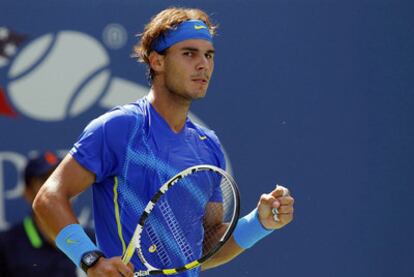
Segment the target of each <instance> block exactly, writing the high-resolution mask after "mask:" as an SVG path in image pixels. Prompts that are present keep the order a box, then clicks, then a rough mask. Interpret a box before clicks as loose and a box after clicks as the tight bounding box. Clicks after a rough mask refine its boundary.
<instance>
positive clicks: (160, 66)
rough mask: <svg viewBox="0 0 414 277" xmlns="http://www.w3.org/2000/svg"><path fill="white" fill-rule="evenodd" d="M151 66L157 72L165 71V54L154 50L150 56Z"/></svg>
mask: <svg viewBox="0 0 414 277" xmlns="http://www.w3.org/2000/svg"><path fill="white" fill-rule="evenodd" d="M148 59H149V63H150V67H151V68H152V70H153V71H154V72H155V73H158V72H162V71H164V56H163V55H160V54H158V53H157V52H156V51H152V52H151V53H150V55H149V57H148Z"/></svg>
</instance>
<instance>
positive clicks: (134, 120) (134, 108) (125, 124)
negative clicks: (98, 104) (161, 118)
mask: <svg viewBox="0 0 414 277" xmlns="http://www.w3.org/2000/svg"><path fill="white" fill-rule="evenodd" d="M145 104H146V103H145V101H144V100H143V99H140V100H138V101H136V102H133V103H129V104H125V105H122V106H117V107H114V108H113V109H111V110H110V111H108V112H106V113H104V114H102V115H100V116H99V117H97V118H95V119H94V120H92V121H91V122H90V123H89V127H92V128H94V127H97V126H106V127H107V128H112V127H113V128H116V129H119V128H131V127H132V126H134V125H137V124H138V125H139V124H141V123H142V122H143V121H144V119H145V117H146V115H147V112H146V107H145Z"/></svg>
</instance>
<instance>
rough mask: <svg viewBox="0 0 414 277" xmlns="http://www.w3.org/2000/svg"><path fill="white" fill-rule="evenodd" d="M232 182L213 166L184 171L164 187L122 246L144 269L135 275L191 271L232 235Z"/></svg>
mask: <svg viewBox="0 0 414 277" xmlns="http://www.w3.org/2000/svg"><path fill="white" fill-rule="evenodd" d="M239 198H240V197H239V191H238V188H237V185H236V183H235V181H234V179H233V178H232V177H231V176H230V175H229V174H228V173H227V172H225V171H224V170H222V169H220V168H218V167H215V166H212V165H197V166H192V167H189V168H187V169H185V170H183V171H181V172H180V173H178V174H176V175H175V176H174V177H172V178H171V179H169V180H168V181H167V182H166V183H164V184H163V185H162V186H161V187H160V188H159V190H158V191H157V192H156V193H155V194H154V196H153V197H152V199H151V200H150V201H149V202H148V204H147V205H146V207H145V209H144V211H143V213H142V215H141V216H140V218H139V221H138V225H137V226H136V229H135V231H134V233H133V235H132V238H131V241H130V243H129V245H128V247H127V248H126V251H125V253H124V255H123V257H122V261H123V262H124V263H125V264H127V263H129V262H130V261H131V259H132V258H133V257H134V254H135V253H136V254H137V256H138V258H139V260H140V261H141V262H142V264H143V265H144V266H145V267H146V268H145V269H139V270H138V271H136V272H135V275H134V276H147V275H157V274H164V275H172V274H177V273H180V272H183V271H186V270H190V269H194V268H196V267H198V266H200V265H201V264H203V263H204V262H205V261H207V260H208V259H209V258H210V257H212V256H213V255H214V254H215V253H217V252H218V251H219V249H220V248H221V247H222V246H223V245H224V244H225V242H226V241H227V240H228V239H229V238H230V237H231V234H232V233H233V230H234V228H235V227H236V223H237V221H238V218H239V211H240V204H239V203H240V199H239Z"/></svg>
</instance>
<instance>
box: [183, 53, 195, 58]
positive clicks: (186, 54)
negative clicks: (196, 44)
mask: <svg viewBox="0 0 414 277" xmlns="http://www.w3.org/2000/svg"><path fill="white" fill-rule="evenodd" d="M183 55H184V56H187V57H192V56H193V53H192V52H184V53H183Z"/></svg>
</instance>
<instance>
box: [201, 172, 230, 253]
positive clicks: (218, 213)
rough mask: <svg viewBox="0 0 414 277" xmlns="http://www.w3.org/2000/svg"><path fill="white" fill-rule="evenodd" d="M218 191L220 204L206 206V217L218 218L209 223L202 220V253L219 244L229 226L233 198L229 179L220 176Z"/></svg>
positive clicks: (211, 249)
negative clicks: (220, 197)
mask: <svg viewBox="0 0 414 277" xmlns="http://www.w3.org/2000/svg"><path fill="white" fill-rule="evenodd" d="M220 177H221V176H220ZM220 191H221V195H222V202H221V203H220V205H214V204H211V205H208V206H207V209H208V210H206V217H212V218H217V219H220V220H219V221H217V222H212V223H211V222H210V224H209V222H206V221H205V222H204V241H203V255H207V254H208V253H209V252H211V251H213V250H214V249H215V247H216V246H218V245H219V243H220V242H221V241H222V239H223V238H224V236H225V234H226V233H227V231H228V229H229V227H230V225H229V224H228V223H230V222H231V221H232V217H233V209H234V205H235V203H234V202H235V199H234V189H233V186H232V183H231V181H230V180H228V179H227V178H225V177H221V182H220Z"/></svg>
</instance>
